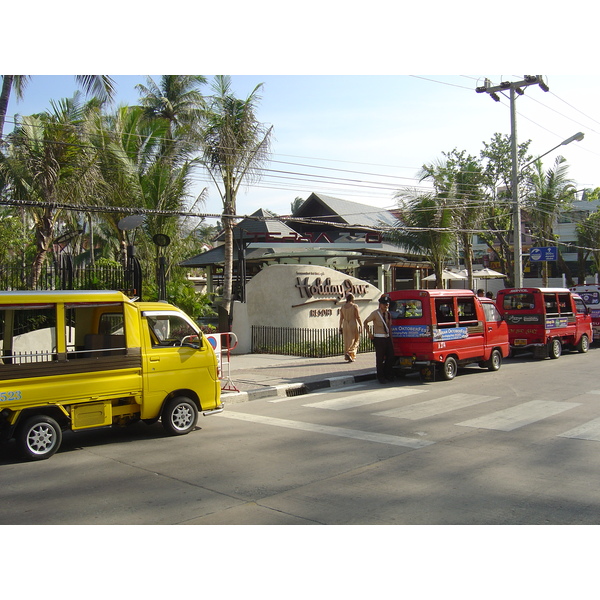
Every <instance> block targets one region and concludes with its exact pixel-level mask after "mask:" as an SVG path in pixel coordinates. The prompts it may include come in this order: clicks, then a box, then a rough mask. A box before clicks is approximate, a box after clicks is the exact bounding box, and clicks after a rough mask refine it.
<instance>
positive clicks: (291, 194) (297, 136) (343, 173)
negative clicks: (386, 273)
mask: <svg viewBox="0 0 600 600" xmlns="http://www.w3.org/2000/svg"><path fill="white" fill-rule="evenodd" d="M528 74H529V73H528ZM204 75H206V76H207V78H208V79H209V84H208V85H206V86H205V87H204V91H205V93H207V94H209V93H210V81H211V80H212V75H207V74H204ZM146 77H147V76H145V75H140V76H135V75H126V76H123V75H116V76H113V78H114V79H115V82H116V90H117V95H116V99H115V105H117V104H134V103H136V102H137V99H138V97H139V95H138V92H137V90H136V88H135V86H136V84H138V83H145V82H146ZM151 77H152V78H153V79H154V80H155V81H156V82H158V81H159V79H160V75H152V76H151ZM486 77H487V78H489V79H490V80H491V81H492V84H493V85H495V84H498V83H499V82H500V81H513V82H514V81H521V80H522V79H523V75H515V74H513V75H493V74H490V73H480V74H471V75H235V74H234V75H232V84H233V89H234V91H235V93H236V95H237V96H239V97H242V98H245V97H247V96H248V95H249V94H250V93H251V92H252V91H253V90H254V88H255V86H256V85H259V84H262V88H261V92H260V95H261V100H260V102H259V104H258V111H257V118H258V120H259V121H260V122H261V123H264V124H265V125H267V126H272V127H273V130H272V143H271V160H270V161H269V163H268V164H267V165H265V167H266V168H265V171H264V173H263V176H262V177H261V180H260V181H258V182H256V183H255V184H253V185H252V186H251V187H248V188H244V187H243V188H242V189H241V190H240V193H239V196H238V203H237V209H238V214H240V215H246V214H251V213H253V212H254V211H256V210H257V209H259V208H265V209H268V210H271V211H273V212H275V213H277V214H287V213H289V212H290V205H291V203H292V201H293V200H294V199H295V198H296V197H301V198H307V197H308V195H310V193H311V192H316V193H319V192H320V193H323V194H327V195H331V196H335V197H339V198H343V199H346V200H351V201H355V202H360V203H364V204H368V205H371V206H374V207H379V208H392V207H394V206H395V204H396V200H395V199H394V194H395V192H397V191H398V190H399V189H401V188H403V187H423V185H424V184H421V183H419V181H418V178H417V175H418V172H419V169H420V167H421V166H422V165H423V164H426V163H433V162H436V161H438V160H441V159H442V158H443V155H442V152H450V151H451V150H453V149H454V148H456V149H458V150H459V151H460V150H465V151H467V152H468V153H469V154H471V155H474V156H479V153H480V151H481V150H482V149H483V142H484V141H485V142H489V141H491V139H492V137H493V135H494V134H495V133H496V132H498V133H502V134H510V128H511V122H510V100H509V94H508V93H506V95H500V97H501V100H500V102H494V100H492V98H491V97H490V96H489V95H488V94H485V93H483V94H481V93H476V91H475V88H476V87H478V86H480V85H483V81H484V79H485V78H486ZM544 79H545V81H546V82H547V85H548V87H549V88H550V91H549V92H544V91H543V90H542V89H541V88H540V87H539V86H538V85H532V86H529V87H527V88H525V94H524V95H523V96H517V100H516V110H517V120H516V121H517V140H518V141H519V142H523V141H526V140H531V145H530V153H531V155H532V156H534V157H536V156H539V155H541V154H544V153H546V152H547V151H549V150H552V149H553V148H555V147H556V146H558V145H559V144H561V142H562V141H564V140H565V139H567V138H569V137H570V136H572V135H573V134H575V133H578V132H582V133H584V136H585V137H584V139H583V140H582V141H580V142H572V143H571V144H569V145H568V146H560V147H559V148H558V149H556V150H553V151H552V152H550V153H549V154H547V155H546V156H544V157H543V158H542V160H543V163H544V167H545V168H550V167H551V166H552V164H553V162H554V160H555V158H556V157H557V156H558V155H559V154H562V155H563V156H565V158H566V159H567V162H568V164H569V176H570V177H571V178H572V179H574V181H575V183H576V186H577V188H578V189H583V188H594V187H597V186H600V172H599V170H598V164H599V160H600V110H599V109H598V102H597V99H598V98H599V97H600V83H599V82H598V81H596V80H595V79H592V78H584V77H581V76H577V75H573V76H565V75H558V76H554V75H552V74H546V75H544ZM76 89H77V84H76V82H75V77H74V76H73V75H60V76H57V75H33V76H32V77H31V79H30V81H29V83H28V86H27V88H26V90H25V95H24V99H23V100H21V101H18V100H17V99H16V97H14V96H13V97H12V98H11V101H10V104H9V109H8V114H9V122H8V123H7V130H9V129H10V126H11V123H10V117H12V116H14V115H15V114H21V115H26V114H31V113H34V112H37V111H41V110H46V109H49V108H50V101H51V100H55V101H56V100H60V99H61V98H66V97H70V96H72V94H73V93H74V92H75V91H76ZM205 187H207V188H208V189H207V196H206V201H205V204H204V206H202V207H201V208H200V210H201V211H202V212H206V213H209V214H218V213H219V212H220V210H221V199H220V197H219V195H218V193H217V191H216V190H215V189H214V187H213V186H212V185H211V183H210V180H209V178H208V176H207V174H206V173H204V172H202V171H198V172H197V173H196V175H195V177H194V194H198V193H200V192H201V191H202V190H203V189H204V188H205Z"/></svg>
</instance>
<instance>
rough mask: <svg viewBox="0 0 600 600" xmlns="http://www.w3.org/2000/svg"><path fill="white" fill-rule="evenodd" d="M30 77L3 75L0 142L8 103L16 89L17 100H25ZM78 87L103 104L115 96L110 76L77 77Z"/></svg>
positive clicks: (0, 103)
mask: <svg viewBox="0 0 600 600" xmlns="http://www.w3.org/2000/svg"><path fill="white" fill-rule="evenodd" d="M29 79H30V76H29V75H2V91H1V92H0V140H1V139H2V135H3V132H4V121H5V119H6V113H7V111H8V101H9V99H10V95H11V91H12V90H13V89H14V90H15V94H16V96H17V99H21V98H23V92H24V90H25V88H26V86H27V83H28V82H29ZM75 80H76V81H77V83H78V85H79V86H81V87H82V88H83V90H84V91H85V93H86V94H87V95H88V96H89V95H93V96H96V97H97V98H98V99H99V100H100V101H101V102H105V101H111V100H112V98H113V97H114V95H115V87H114V86H115V82H114V81H113V79H111V78H110V77H109V76H108V75H75Z"/></svg>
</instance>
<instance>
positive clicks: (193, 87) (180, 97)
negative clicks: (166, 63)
mask: <svg viewBox="0 0 600 600" xmlns="http://www.w3.org/2000/svg"><path fill="white" fill-rule="evenodd" d="M205 83H206V78H205V77H203V76H202V75H163V76H162V77H161V79H160V82H159V83H158V84H157V83H156V82H155V81H154V80H153V79H152V78H151V77H147V78H146V85H142V84H138V85H136V89H137V90H138V91H139V92H140V93H141V94H142V96H141V97H140V105H141V106H142V107H143V108H144V110H145V115H146V117H147V118H148V119H150V120H155V119H164V120H165V121H167V123H168V129H167V134H166V136H165V143H164V147H163V154H165V155H168V154H169V153H170V152H171V148H172V146H173V144H174V140H175V139H177V140H178V143H179V144H181V143H182V142H183V140H184V139H186V140H190V147H189V148H187V149H188V150H190V151H195V150H196V149H197V145H198V144H199V142H200V140H198V137H197V132H198V129H199V125H200V122H201V119H202V116H203V110H204V108H205V100H204V96H203V95H202V93H201V92H200V90H199V89H198V88H199V87H200V86H202V85H204V84H205Z"/></svg>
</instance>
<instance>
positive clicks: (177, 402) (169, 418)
mask: <svg viewBox="0 0 600 600" xmlns="http://www.w3.org/2000/svg"><path fill="white" fill-rule="evenodd" d="M160 419H161V422H162V426H163V427H164V429H165V431H166V432H167V433H168V434H169V435H185V434H186V433H189V432H190V431H192V429H194V427H196V423H197V422H198V407H197V406H196V405H195V404H194V401H193V400H190V399H189V398H187V397H186V396H177V397H176V398H171V400H169V401H168V402H167V403H166V404H165V406H164V408H163V411H162V414H161V418H160Z"/></svg>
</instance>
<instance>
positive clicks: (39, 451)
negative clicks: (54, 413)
mask: <svg viewBox="0 0 600 600" xmlns="http://www.w3.org/2000/svg"><path fill="white" fill-rule="evenodd" d="M61 442H62V430H61V428H60V425H59V424H58V423H57V422H56V421H55V420H54V419H52V418H51V417H47V416H46V415H34V416H32V417H29V418H28V419H27V420H26V421H25V423H23V425H22V426H21V427H20V428H19V431H18V433H17V446H18V447H19V450H20V452H21V454H23V455H24V456H25V458H27V459H29V460H44V459H45V458H50V457H51V456H52V455H53V454H54V453H55V452H56V451H57V450H58V449H59V447H60V444H61Z"/></svg>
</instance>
